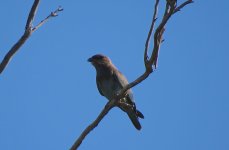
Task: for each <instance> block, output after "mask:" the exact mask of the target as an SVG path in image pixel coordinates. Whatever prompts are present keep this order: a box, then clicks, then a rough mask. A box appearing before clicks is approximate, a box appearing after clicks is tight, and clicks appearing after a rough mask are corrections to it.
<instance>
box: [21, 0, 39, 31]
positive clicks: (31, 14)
mask: <svg viewBox="0 0 229 150" xmlns="http://www.w3.org/2000/svg"><path fill="white" fill-rule="evenodd" d="M39 3H40V0H35V1H34V3H33V6H32V8H31V10H30V12H29V16H28V19H27V22H26V26H25V30H30V29H31V27H32V24H33V20H34V17H35V15H36V12H37V8H38V5H39Z"/></svg>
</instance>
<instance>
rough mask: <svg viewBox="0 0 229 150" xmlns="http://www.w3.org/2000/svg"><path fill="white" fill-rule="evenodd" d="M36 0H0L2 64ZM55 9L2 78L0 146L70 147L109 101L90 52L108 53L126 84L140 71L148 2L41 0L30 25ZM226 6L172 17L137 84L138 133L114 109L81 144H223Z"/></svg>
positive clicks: (168, 149)
mask: <svg viewBox="0 0 229 150" xmlns="http://www.w3.org/2000/svg"><path fill="white" fill-rule="evenodd" d="M179 2H180V1H179ZM32 3H33V1H32V0H30V1H15V0H7V1H1V2H0V6H1V9H0V18H1V28H0V59H1V60H2V58H3V56H4V55H5V54H6V52H7V51H8V50H9V49H10V47H11V46H12V45H13V44H14V43H15V42H16V41H17V40H18V39H19V37H20V36H21V35H22V34H23V31H24V26H25V22H26V19H27V16H28V13H29V10H30V8H31V5H32ZM59 5H61V6H62V7H63V8H64V11H63V12H61V13H60V15H59V16H58V17H57V18H54V19H52V20H50V21H49V22H48V23H46V24H45V25H44V26H42V27H41V28H40V29H39V30H37V31H36V32H35V33H34V34H33V35H32V36H31V38H30V39H29V40H28V41H27V42H26V43H25V45H23V47H21V49H20V51H19V52H18V53H17V54H16V55H15V57H14V58H13V59H12V60H11V62H10V64H9V65H8V66H7V68H6V70H5V71H4V73H3V74H2V75H0V149H2V150H13V149H17V150H31V149H33V150H67V149H69V148H70V147H71V145H72V144H73V142H74V141H75V139H76V138H77V137H78V136H79V134H80V133H81V132H82V131H83V130H84V128H85V127H86V126H87V125H89V124H90V123H91V122H92V121H93V120H94V119H95V118H96V117H97V115H98V114H99V113H100V111H101V110H102V109H103V107H104V105H105V104H106V102H107V100H106V99H105V98H104V97H102V96H100V94H99V92H98V91H97V88H96V83H95V70H94V68H93V67H92V66H91V65H90V64H89V63H88V62H87V61H86V60H87V58H88V57H90V56H92V55H94V54H96V53H102V54H105V55H107V56H109V57H110V58H111V59H112V61H113V62H114V64H115V65H116V66H117V67H118V68H119V70H121V71H122V72H123V73H124V74H125V75H126V77H127V78H128V80H129V81H132V80H134V79H135V78H136V77H138V76H139V75H140V74H141V73H143V71H144V65H143V50H144V43H145V39H146V36H147V33H148V29H149V25H150V22H151V18H152V12H153V7H154V0H145V1H139V0H116V1H114V0H96V1H95V0H78V1H74V0H68V1H61V0H56V1H53V0H46V1H42V2H41V4H40V6H39V9H38V12H37V15H36V18H35V24H36V23H38V22H39V21H40V20H41V19H43V18H45V17H46V16H47V15H48V14H49V13H50V12H51V11H52V10H55V9H56V8H57V7H58V6H59ZM228 5H229V2H228V1H227V0H221V1H220V2H216V1H212V0H209V1H203V0H202V1H198V0H196V1H195V3H194V4H191V5H189V6H187V7H186V8H184V9H183V11H182V12H180V13H178V14H176V15H175V16H173V18H172V20H170V21H169V23H168V24H167V28H166V32H165V35H164V39H165V42H164V43H163V45H162V46H161V51H160V56H159V62H158V63H159V65H158V69H157V70H156V71H155V72H154V73H153V74H152V75H151V76H150V77H149V78H148V79H147V80H146V81H144V82H143V83H141V84H140V85H138V86H136V87H134V88H133V92H134V96H135V101H136V104H137V107H138V108H139V110H141V111H142V113H143V114H144V115H145V119H144V120H140V121H141V124H142V126H143V128H142V130H141V131H140V132H139V131H137V130H136V129H135V128H134V127H133V126H132V124H131V122H130V120H129V119H128V117H127V116H126V114H124V113H123V112H122V111H121V110H119V109H117V108H115V109H113V110H111V112H110V113H109V114H108V115H107V116H106V117H105V118H104V119H103V120H102V122H101V123H100V124H99V126H98V127H97V128H96V129H95V130H93V132H92V133H91V134H89V136H88V137H87V138H86V140H85V141H84V142H83V143H82V145H81V147H80V149H81V150H92V149H94V150H107V149H109V150H139V149H144V150H228V149H229V128H228V127H229V71H228V69H229V68H228V65H229V59H228V57H229V46H228V34H229V29H228V27H229V19H228V17H229V16H228ZM160 6H161V7H160V10H159V11H160V13H162V12H163V10H162V9H163V5H160Z"/></svg>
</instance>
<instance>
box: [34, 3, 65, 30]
mask: <svg viewBox="0 0 229 150" xmlns="http://www.w3.org/2000/svg"><path fill="white" fill-rule="evenodd" d="M63 10H64V9H63V8H61V7H59V8H57V9H56V10H55V11H54V12H51V13H50V15H48V16H47V17H46V18H45V19H44V20H42V21H41V22H40V23H39V24H38V25H36V26H35V27H34V28H33V29H32V31H33V32H34V31H35V30H37V29H38V28H39V27H41V26H42V25H43V24H44V23H46V22H47V21H48V20H49V19H50V18H52V17H56V16H58V14H57V13H58V12H60V11H63Z"/></svg>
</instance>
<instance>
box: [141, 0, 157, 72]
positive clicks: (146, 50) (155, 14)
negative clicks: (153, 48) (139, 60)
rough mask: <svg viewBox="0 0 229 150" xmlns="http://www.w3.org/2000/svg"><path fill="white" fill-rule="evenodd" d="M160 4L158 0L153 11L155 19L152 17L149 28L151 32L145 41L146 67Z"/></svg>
mask: <svg viewBox="0 0 229 150" xmlns="http://www.w3.org/2000/svg"><path fill="white" fill-rule="evenodd" d="M158 4H159V0H156V3H155V6H154V13H153V19H152V23H151V26H150V29H149V33H148V36H147V39H146V43H145V52H144V63H145V67H147V62H148V49H149V41H150V38H151V35H152V32H153V29H154V25H155V22H156V20H157V10H158Z"/></svg>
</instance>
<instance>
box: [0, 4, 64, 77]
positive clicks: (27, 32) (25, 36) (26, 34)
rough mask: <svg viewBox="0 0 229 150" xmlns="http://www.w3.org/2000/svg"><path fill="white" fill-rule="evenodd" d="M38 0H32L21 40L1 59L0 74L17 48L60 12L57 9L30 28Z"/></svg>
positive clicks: (59, 9) (60, 9)
mask: <svg viewBox="0 0 229 150" xmlns="http://www.w3.org/2000/svg"><path fill="white" fill-rule="evenodd" d="M39 2H40V0H34V3H33V6H32V8H31V10H30V13H29V16H28V18H27V22H26V25H25V32H24V34H23V35H22V36H21V38H20V39H19V40H18V41H17V42H16V43H15V44H14V45H13V47H12V48H11V49H10V50H9V51H8V53H7V54H6V55H5V57H4V58H3V60H2V62H1V64H0V74H1V73H2V72H3V70H4V69H5V68H6V66H7V64H8V63H9V61H10V59H12V57H13V56H14V54H15V53H16V52H17V51H18V50H19V48H20V47H21V46H22V45H23V44H24V43H25V42H26V40H27V39H28V38H29V37H30V36H31V34H32V33H33V32H34V31H35V30H36V29H38V28H39V27H40V26H42V25H43V24H44V23H45V22H47V21H48V19H49V18H51V17H55V16H57V13H58V12H59V11H62V10H63V9H62V8H60V7H59V8H58V9H57V10H55V11H54V12H52V13H51V14H50V15H49V16H48V17H46V19H44V20H43V21H41V22H40V23H39V24H38V25H37V26H35V27H34V28H33V27H32V24H33V20H34V17H35V15H36V11H37V9H38V5H39Z"/></svg>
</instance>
